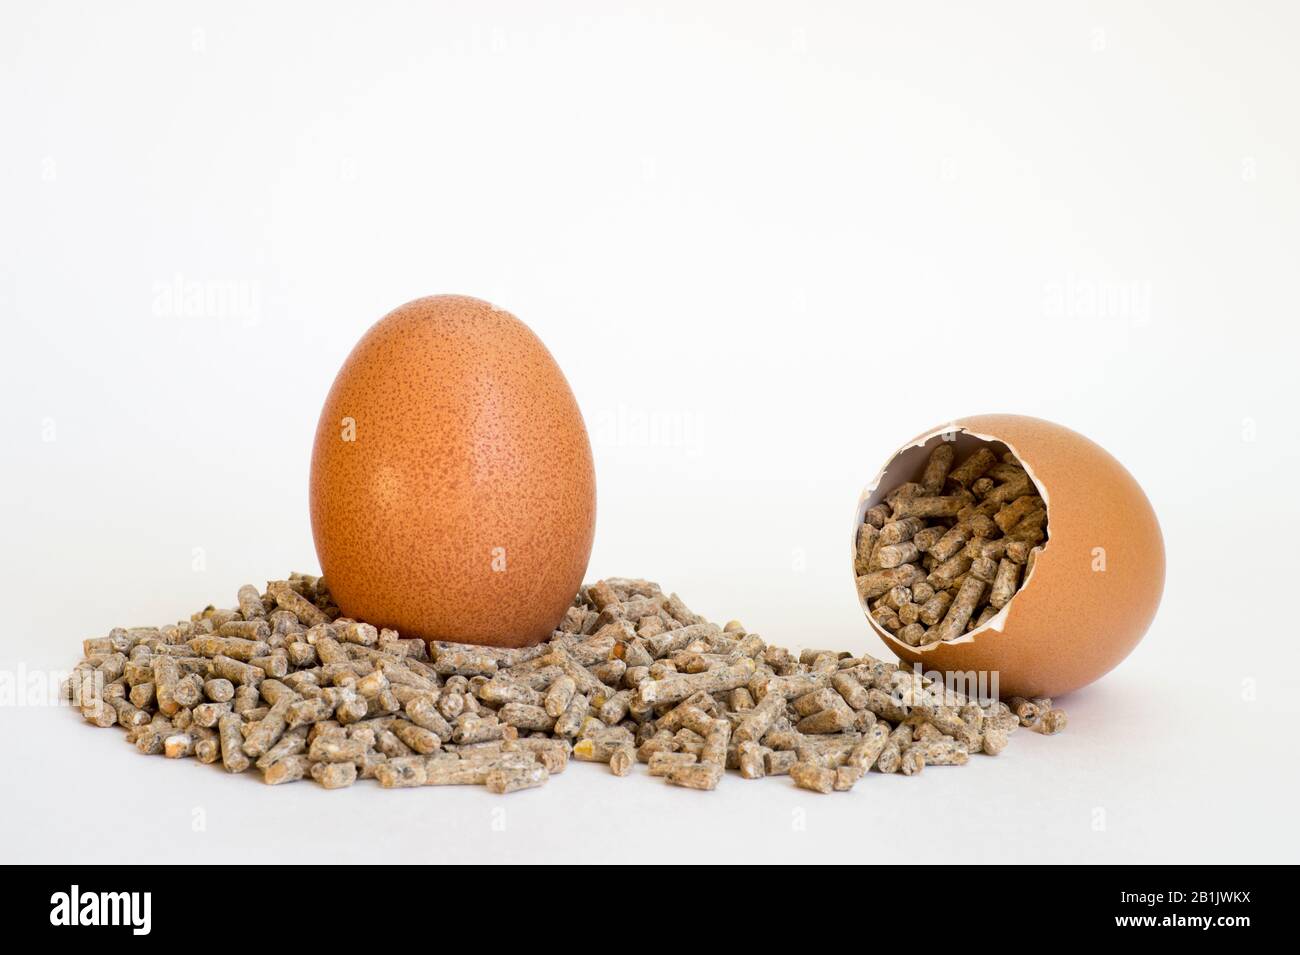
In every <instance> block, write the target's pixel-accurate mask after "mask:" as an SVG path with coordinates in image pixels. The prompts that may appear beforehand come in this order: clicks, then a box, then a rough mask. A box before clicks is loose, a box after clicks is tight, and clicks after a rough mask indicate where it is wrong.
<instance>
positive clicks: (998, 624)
mask: <svg viewBox="0 0 1300 955" xmlns="http://www.w3.org/2000/svg"><path fill="white" fill-rule="evenodd" d="M940 441H950V442H952V443H953V446H954V448H955V450H956V452H957V456H956V459H957V460H958V461H961V460H963V459H964V458H965V457H966V456H967V455H968V454H970V453H971V452H973V451H975V450H977V449H978V448H980V447H983V446H988V447H990V448H991V449H992V450H993V453H994V454H996V455H998V456H999V457H1001V456H1002V455H1003V454H1006V453H1007V452H1008V451H1010V452H1011V453H1012V454H1014V455H1015V456H1016V458H1017V460H1019V461H1020V464H1021V466H1022V467H1023V468H1024V469H1025V471H1026V473H1028V475H1029V480H1030V481H1032V482H1033V484H1034V487H1035V488H1037V489H1038V493H1039V496H1041V497H1042V499H1043V503H1044V505H1046V507H1047V528H1048V540H1046V541H1044V542H1043V547H1044V549H1046V546H1047V543H1048V541H1050V540H1051V536H1050V535H1051V526H1052V504H1051V501H1049V500H1048V498H1047V490H1046V489H1045V488H1044V487H1043V485H1042V482H1041V481H1039V480H1038V478H1037V476H1035V474H1034V471H1033V468H1031V467H1030V466H1029V462H1028V461H1026V460H1025V459H1024V457H1023V456H1022V455H1021V454H1020V453H1019V452H1018V451H1016V449H1015V448H1013V447H1012V446H1011V445H1009V444H1007V443H1006V442H1005V441H1002V440H1001V439H1000V438H997V437H994V436H993V435H988V434H976V433H975V432H973V431H967V430H966V429H965V428H961V427H957V426H955V425H947V426H945V427H943V428H940V429H939V430H937V431H932V432H930V433H929V434H927V435H923V436H922V437H920V438H918V439H917V440H916V441H914V442H912V443H911V444H909V445H905V446H904V447H902V448H899V449H898V450H897V451H896V452H894V456H893V457H892V458H890V460H889V463H888V464H886V465H885V466H884V467H883V468H881V470H880V473H879V474H877V475H876V476H875V478H874V479H873V480H872V481H871V483H870V484H868V485H867V486H866V487H864V488H863V489H862V493H861V494H860V495H859V496H858V509H857V511H856V512H854V520H853V530H852V532H851V534H850V537H849V567H850V569H852V570H854V572H855V574H856V566H855V565H856V558H857V550H858V528H859V527H861V526H862V521H863V518H864V516H865V515H866V513H867V510H868V509H869V508H871V507H874V506H875V505H877V504H879V503H880V502H881V501H883V500H884V499H885V496H886V495H888V494H889V492H890V491H892V490H893V489H894V488H896V487H898V486H899V485H900V484H906V483H907V482H908V481H919V480H920V479H921V474H922V472H924V471H925V462H926V461H927V460H928V459H929V457H930V452H931V451H932V450H933V449H934V446H935V445H936V444H937V443H938V442H940ZM1040 559H1041V555H1040ZM1033 576H1034V572H1033V571H1032V570H1031V571H1030V572H1029V575H1028V576H1026V577H1025V579H1024V580H1022V581H1021V583H1020V590H1023V589H1024V588H1025V587H1027V586H1029V581H1030V579H1031V578H1032V577H1033ZM854 589H855V592H856V588H854ZM1017 593H1019V590H1017ZM1015 602H1016V601H1015V597H1012V599H1011V600H1009V601H1007V604H1006V606H1005V607H1003V608H1002V609H1001V610H999V611H998V612H997V613H996V614H994V615H993V616H992V617H990V618H989V619H988V621H987V622H986V623H985V624H984V625H983V626H981V627H976V628H975V629H974V630H968V631H966V632H965V633H963V634H962V635H961V636H960V637H957V638H956V639H955V640H949V641H947V642H948V643H949V644H955V643H968V642H970V641H972V640H974V639H975V635H976V634H979V633H983V632H985V631H987V630H997V631H999V632H1000V631H1001V630H1002V629H1003V628H1004V627H1005V626H1006V622H1007V613H1008V611H1010V609H1011V608H1012V607H1013V606H1014V605H1015ZM858 603H859V605H860V606H861V607H862V612H863V614H864V615H865V616H866V618H867V623H868V624H870V625H871V628H872V629H873V630H875V631H876V633H878V634H880V636H881V637H882V638H883V639H885V640H886V641H890V642H892V643H896V644H897V643H899V641H898V639H897V638H896V637H895V636H894V635H893V634H892V633H890V632H889V631H888V630H886V629H885V628H884V627H882V626H881V625H880V624H878V623H876V620H875V618H874V617H872V616H871V608H870V607H868V606H867V603H866V601H865V600H863V599H862V598H861V597H859V598H858ZM899 645H900V646H901V645H902V644H899ZM934 646H937V644H934V643H929V644H922V645H921V646H919V647H909V649H911V650H915V651H925V650H927V649H929V648H930V647H934Z"/></svg>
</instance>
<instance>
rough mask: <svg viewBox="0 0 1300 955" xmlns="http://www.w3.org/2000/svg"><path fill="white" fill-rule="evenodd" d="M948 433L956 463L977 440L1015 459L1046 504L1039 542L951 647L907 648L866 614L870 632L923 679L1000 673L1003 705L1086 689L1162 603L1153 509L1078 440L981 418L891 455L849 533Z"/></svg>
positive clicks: (1124, 474)
mask: <svg viewBox="0 0 1300 955" xmlns="http://www.w3.org/2000/svg"><path fill="white" fill-rule="evenodd" d="M953 432H956V451H957V458H958V460H960V459H962V458H963V457H964V455H965V454H966V453H968V452H969V451H970V450H971V449H973V448H975V447H978V446H979V445H980V443H982V442H993V450H994V451H996V452H999V453H1003V452H1006V451H1008V450H1009V451H1011V452H1012V453H1013V454H1015V455H1016V457H1018V458H1019V459H1020V463H1021V464H1023V465H1024V467H1025V469H1026V470H1027V471H1028V472H1029V475H1030V477H1031V478H1032V479H1033V481H1034V483H1035V484H1036V485H1037V488H1038V492H1039V494H1040V495H1041V496H1042V498H1043V500H1044V501H1045V502H1046V504H1047V535H1048V538H1047V541H1046V543H1045V544H1044V545H1043V549H1042V551H1041V552H1040V553H1039V554H1038V555H1037V559H1036V560H1035V562H1034V565H1033V570H1032V572H1031V573H1030V574H1029V575H1028V577H1027V578H1026V579H1025V581H1024V582H1023V584H1022V586H1021V588H1020V590H1019V591H1018V592H1017V593H1016V595H1015V596H1014V597H1012V598H1011V601H1010V602H1009V603H1008V604H1007V605H1006V606H1005V607H1003V608H1002V610H1001V611H1000V612H999V613H998V614H997V615H996V616H994V617H993V619H991V620H990V621H988V622H987V623H986V624H984V625H983V626H982V627H977V628H975V629H974V630H970V631H968V632H966V633H965V634H963V635H962V636H960V637H958V638H956V639H955V640H953V641H951V642H948V643H933V644H929V645H924V646H918V647H912V646H908V645H907V644H905V643H903V642H901V641H900V640H898V639H896V638H895V637H894V636H893V635H892V634H891V633H890V632H889V631H888V630H885V629H884V628H883V627H882V626H880V625H879V624H878V623H877V622H876V621H875V620H874V619H872V618H871V617H870V615H868V617H867V620H868V622H869V624H870V626H871V627H872V628H873V629H874V630H875V631H876V632H877V634H878V635H879V636H880V638H881V639H882V640H884V641H885V643H886V644H887V645H888V646H889V648H890V649H891V650H893V651H894V652H895V653H896V654H897V655H898V656H899V657H900V658H901V659H902V660H904V661H906V662H907V663H909V664H920V665H921V667H922V668H923V669H925V670H926V671H939V672H942V673H944V674H948V675H951V674H970V673H971V672H972V671H973V672H975V673H992V672H996V673H997V674H998V691H999V692H1000V694H1001V695H1002V696H1025V697H1030V696H1059V695H1061V694H1064V693H1068V692H1070V691H1071V690H1076V689H1078V688H1079V687H1081V686H1085V685H1087V684H1089V683H1091V682H1092V681H1093V680H1096V679H1097V678H1098V677H1100V676H1102V675H1103V674H1105V673H1107V672H1108V671H1110V670H1111V669H1113V668H1114V667H1115V666H1116V665H1118V664H1119V662H1120V661H1121V660H1123V659H1124V658H1125V657H1126V656H1128V655H1129V653H1130V652H1131V651H1132V649H1133V648H1134V647H1135V646H1136V645H1137V643H1138V641H1139V640H1141V639H1142V636H1143V635H1144V634H1145V633H1146V631H1147V628H1148V627H1149V626H1150V625H1151V620H1152V618H1153V617H1154V616H1155V612H1156V607H1157V606H1158V605H1159V603H1160V595H1161V593H1162V591H1163V590H1164V581H1165V551H1164V541H1163V539H1162V537H1161V535H1160V525H1159V524H1158V523H1157V522H1156V516H1155V512H1154V511H1153V510H1152V509H1151V503H1150V502H1149V501H1148V500H1147V498H1146V495H1145V494H1144V493H1143V492H1142V488H1141V487H1139V486H1138V483H1137V481H1135V480H1134V479H1133V476H1132V475H1131V474H1129V473H1128V471H1126V470H1125V469H1124V467H1123V465H1121V464H1120V463H1119V462H1118V461H1116V460H1115V459H1114V458H1113V457H1111V456H1110V454H1108V453H1107V452H1106V451H1105V450H1104V449H1103V448H1101V447H1099V446H1098V445H1096V444H1094V443H1093V442H1092V441H1089V440H1088V439H1087V438H1085V437H1084V436H1083V435H1081V434H1077V433H1075V432H1074V431H1071V430H1069V429H1068V428H1063V427H1061V426H1060V425H1057V424H1052V423H1051V422H1049V421H1042V420H1039V419H1037V418H1028V417H1022V416H1019V415H979V416H976V417H973V418H965V419H963V420H960V421H956V422H953V423H951V424H946V425H943V426H942V427H939V428H936V429H935V430H934V431H930V432H927V433H926V434H923V435H921V436H920V437H918V438H916V439H915V440H914V441H912V442H911V443H909V444H907V445H905V446H904V447H903V448H902V449H900V450H899V451H898V452H896V453H895V455H894V457H893V459H892V460H891V461H890V462H889V463H888V464H887V465H886V466H885V468H884V470H882V471H881V473H880V474H879V475H878V476H877V477H876V479H875V481H873V482H872V483H871V484H870V485H868V487H867V488H866V489H865V490H864V491H863V493H862V496H861V498H860V500H859V502H858V510H857V521H856V523H855V525H854V533H855V535H856V532H857V525H858V524H861V522H862V519H863V514H864V513H865V512H866V510H867V508H868V507H871V506H872V505H874V504H876V503H878V502H879V501H880V500H881V499H882V498H883V497H884V496H885V494H886V493H887V492H888V491H890V490H892V489H893V488H894V487H896V486H898V485H899V484H900V483H902V482H905V481H913V480H917V479H918V477H919V475H920V474H921V471H922V469H923V468H924V466H925V461H926V459H927V457H928V456H929V454H930V451H931V450H932V449H933V448H934V446H935V443H936V442H939V441H942V440H943V435H945V434H948V435H951V434H952V433H953ZM860 602H862V604H863V609H864V611H865V610H866V609H867V608H866V603H865V601H860Z"/></svg>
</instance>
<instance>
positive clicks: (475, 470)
mask: <svg viewBox="0 0 1300 955" xmlns="http://www.w3.org/2000/svg"><path fill="white" fill-rule="evenodd" d="M349 429H350V437H349ZM310 491H311V493H310V497H311V520H312V533H313V536H314V538H315V542H316V553H317V556H318V557H319V558H320V564H321V569H322V571H323V573H324V576H325V578H326V581H327V583H328V585H329V587H330V591H331V593H332V594H333V596H334V599H335V600H336V601H337V602H338V604H339V607H340V609H341V610H342V611H343V613H344V614H345V615H347V616H350V617H354V618H357V619H361V620H366V621H368V622H370V623H373V624H375V625H377V626H382V627H391V628H393V629H396V630H397V631H398V632H399V633H401V634H402V635H403V636H409V637H414V636H419V637H423V638H425V639H427V640H454V641H463V642H468V643H479V644H491V645H497V646H527V645H530V644H534V643H537V642H539V641H541V640H543V639H545V638H547V637H549V636H550V634H551V632H552V630H553V628H554V627H555V626H556V625H557V623H558V622H559V621H560V619H561V618H562V617H563V616H564V612H565V610H566V609H567V608H568V606H569V605H570V604H571V603H572V601H573V598H574V595H575V594H576V593H577V591H578V588H579V587H580V586H581V584H582V578H583V574H584V573H585V572H586V568H587V560H588V558H589V556H590V554H591V545H592V539H593V535H594V533H595V519H596V480H595V470H594V467H593V464H592V456H591V445H590V443H589V441H588V438H587V430H586V426H585V425H584V423H583V420H582V414H581V412H580V411H579V409H578V404H577V402H576V400H575V399H574V397H573V393H572V391H570V389H569V385H568V382H567V381H566V380H565V378H564V374H563V373H562V372H561V371H560V368H559V366H558V365H557V364H556V363H555V360H554V359H553V358H552V357H551V354H550V352H548V351H547V349H546V347H545V346H544V345H543V344H542V342H541V341H540V340H539V339H538V338H537V336H536V335H534V334H533V333H532V331H531V330H529V328H528V327H527V326H526V325H524V324H523V323H522V322H520V321H519V320H518V319H516V318H515V317H514V316H512V315H510V314H509V313H508V312H505V311H502V310H500V309H497V308H495V307H493V306H492V305H490V304H488V303H487V302H483V301H480V300H478V299H474V298H468V297H464V296H453V295H440V296H433V297H430V298H422V299H417V300H416V301H413V302H409V303H407V304H406V305H403V306H401V307H400V308H397V309H395V310H394V311H392V312H390V313H389V314H388V315H386V316H384V317H383V318H382V319H380V321H379V322H377V323H376V324H375V325H374V326H373V327H372V328H371V329H370V330H369V331H368V332H367V333H366V334H365V336H364V337H363V338H362V339H361V341H360V342H358V344H357V345H356V347H355V348H354V349H353V350H352V353H351V354H350V355H349V356H348V358H347V360H346V361H345V362H344V364H343V367H342V369H341V370H340V371H339V373H338V376H337V377H336V379H335V381H334V385H333V387H332V388H331V389H330V392H329V396H328V398H327V399H326V401H325V406H324V409H323V410H322V412H321V416H320V421H319V424H318V425H317V430H316V441H315V446H314V449H313V452H312V464H311V489H310Z"/></svg>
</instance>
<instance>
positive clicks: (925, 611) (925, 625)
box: [854, 431, 1048, 646]
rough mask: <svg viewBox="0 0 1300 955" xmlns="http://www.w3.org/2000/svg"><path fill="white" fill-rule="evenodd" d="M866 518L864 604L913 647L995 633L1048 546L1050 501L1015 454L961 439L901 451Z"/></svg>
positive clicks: (861, 573)
mask: <svg viewBox="0 0 1300 955" xmlns="http://www.w3.org/2000/svg"><path fill="white" fill-rule="evenodd" d="M859 512H860V513H859V520H860V523H859V525H858V527H857V528H856V530H855V532H854V570H855V573H856V576H857V588H858V597H859V599H860V600H861V601H862V602H863V606H864V608H865V609H867V610H868V615H869V617H870V619H871V620H872V622H873V623H874V624H875V625H876V626H878V627H881V628H883V629H884V630H886V631H888V632H889V633H891V634H892V635H893V636H894V637H895V638H896V639H898V640H901V641H902V642H903V643H905V644H907V645H908V646H927V645H930V644H934V643H940V642H945V643H948V642H953V641H956V640H960V639H963V638H965V637H966V634H968V633H970V632H971V631H973V630H975V629H977V628H979V627H982V626H984V625H986V624H990V623H992V622H993V621H994V620H995V618H996V617H997V616H998V614H999V613H1001V612H1002V611H1003V609H1004V608H1005V607H1006V606H1007V605H1008V604H1010V603H1011V601H1012V600H1013V599H1014V597H1015V595H1016V593H1017V592H1018V591H1019V589H1020V588H1021V587H1022V586H1023V584H1024V582H1025V580H1026V579H1027V578H1028V576H1029V573H1030V572H1031V571H1032V568H1033V561H1034V559H1035V558H1036V556H1037V553H1038V551H1039V549H1041V547H1042V546H1043V545H1044V543H1045V542H1046V541H1047V538H1048V516H1047V502H1046V498H1045V496H1044V495H1043V494H1042V492H1041V490H1040V489H1039V488H1038V486H1037V484H1036V483H1035V482H1034V479H1033V477H1032V476H1031V475H1030V473H1029V472H1028V470H1027V469H1026V468H1025V467H1024V466H1023V464H1022V463H1021V461H1020V460H1019V459H1018V458H1017V457H1016V455H1015V453H1014V452H1013V451H1011V450H1010V449H1009V448H1008V447H1007V446H1006V445H1005V444H1003V443H1001V442H999V441H992V440H985V439H981V438H979V437H976V436H974V435H971V434H967V433H964V432H958V431H952V432H949V433H946V434H941V435H938V436H935V437H932V438H931V439H930V440H928V441H926V442H923V443H922V444H920V445H914V446H911V447H908V448H905V449H904V450H903V451H901V452H900V453H899V454H898V455H897V457H895V459H894V460H893V461H892V462H891V463H890V465H889V467H888V468H887V469H886V470H885V472H883V480H881V481H879V482H878V483H877V484H876V486H875V487H874V488H872V489H871V492H870V493H869V494H868V495H867V496H866V497H865V499H864V501H863V502H862V503H861V504H860V506H859ZM915 589H922V590H923V591H924V595H925V596H924V599H923V600H920V601H914V600H913V596H914V590H915Z"/></svg>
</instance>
